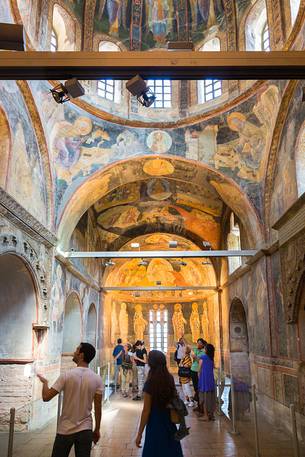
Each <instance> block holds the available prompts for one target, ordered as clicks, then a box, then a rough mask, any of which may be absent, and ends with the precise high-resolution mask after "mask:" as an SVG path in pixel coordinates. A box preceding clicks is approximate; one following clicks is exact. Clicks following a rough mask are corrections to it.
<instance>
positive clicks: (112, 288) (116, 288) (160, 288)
mask: <svg viewBox="0 0 305 457" xmlns="http://www.w3.org/2000/svg"><path fill="white" fill-rule="evenodd" d="M101 289H102V290H103V291H107V292H110V291H126V292H132V291H138V292H153V291H158V292H160V291H161V292H164V291H170V290H217V287H215V286H187V287H185V286H183V287H182V286H181V287H179V286H173V287H169V286H168V287H167V286H151V287H140V286H139V287H136V286H134V287H120V286H109V287H107V286H106V287H102V288H101Z"/></svg>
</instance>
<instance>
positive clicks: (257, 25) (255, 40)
mask: <svg viewBox="0 0 305 457" xmlns="http://www.w3.org/2000/svg"><path fill="white" fill-rule="evenodd" d="M266 24H267V26H268V21H267V10H266V3H265V0H258V1H257V2H256V3H255V4H254V5H253V7H252V8H251V9H250V11H249V13H248V15H247V17H246V20H245V29H244V34H245V48H246V51H262V50H264V48H263V40H262V37H263V31H264V28H265V27H266Z"/></svg>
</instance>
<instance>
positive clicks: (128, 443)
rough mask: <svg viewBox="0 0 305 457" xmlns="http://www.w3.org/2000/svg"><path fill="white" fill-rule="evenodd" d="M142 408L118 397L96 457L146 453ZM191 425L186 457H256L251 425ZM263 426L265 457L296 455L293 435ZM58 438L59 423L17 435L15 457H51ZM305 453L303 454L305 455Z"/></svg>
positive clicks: (107, 413) (191, 421) (192, 419)
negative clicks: (140, 441)
mask: <svg viewBox="0 0 305 457" xmlns="http://www.w3.org/2000/svg"><path fill="white" fill-rule="evenodd" d="M141 408H142V403H141V402H134V401H132V400H125V399H122V398H120V396H119V394H118V395H116V399H115V400H112V401H111V403H110V406H106V407H105V408H104V411H103V420H102V433H101V440H100V442H99V443H98V444H97V445H96V446H95V447H94V449H93V451H92V457H136V456H141V452H142V450H141V449H138V448H136V446H135V444H134V440H135V436H136V433H137V428H138V423H139V418H140V412H141ZM187 423H188V425H189V426H190V427H191V434H190V436H188V437H187V438H185V439H184V440H183V441H182V445H183V450H184V457H254V456H255V452H254V434H253V428H252V425H251V422H247V421H246V422H243V423H242V424H239V430H240V432H241V433H240V434H239V435H232V434H230V423H229V422H228V421H227V420H226V419H225V418H224V417H222V418H219V417H217V418H216V421H215V422H207V423H206V422H199V421H198V419H197V417H196V415H195V414H194V413H193V412H190V415H189V416H188V417H187ZM259 425H260V438H261V442H262V450H261V457H275V456H277V457H292V456H293V451H292V444H291V440H290V438H289V436H287V435H286V434H285V433H283V431H281V430H275V429H274V428H273V427H271V426H268V425H267V424H265V423H262V422H260V424H259ZM54 435H55V423H52V424H50V425H49V426H48V427H46V428H45V429H44V430H41V431H39V432H32V433H27V434H16V438H15V446H14V454H13V455H14V457H50V455H51V449H52V443H53V439H54ZM4 438H5V437H4V436H3V435H2V438H1V435H0V443H1V441H2V448H1V446H0V455H1V456H3V457H4V456H6V451H5V448H4V444H5V443H4V441H5V440H4ZM302 452H303V450H302V451H301V454H300V455H305V453H304V454H302ZM73 456H74V453H73V452H71V457H73ZM156 457H158V456H156Z"/></svg>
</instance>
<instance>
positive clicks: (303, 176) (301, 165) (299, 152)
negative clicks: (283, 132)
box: [295, 122, 305, 197]
mask: <svg viewBox="0 0 305 457" xmlns="http://www.w3.org/2000/svg"><path fill="white" fill-rule="evenodd" d="M295 167H296V177H297V190H298V197H300V196H301V195H302V194H303V193H304V192H305V122H304V123H303V125H302V127H301V129H300V132H299V135H298V139H297V146H296V152H295Z"/></svg>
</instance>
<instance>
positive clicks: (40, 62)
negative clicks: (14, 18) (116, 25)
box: [0, 50, 305, 80]
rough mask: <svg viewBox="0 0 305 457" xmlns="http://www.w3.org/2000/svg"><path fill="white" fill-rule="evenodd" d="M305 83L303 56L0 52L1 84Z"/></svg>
mask: <svg viewBox="0 0 305 457" xmlns="http://www.w3.org/2000/svg"><path fill="white" fill-rule="evenodd" d="M136 74H140V75H141V76H142V77H143V78H154V77H156V78H171V79H178V80H179V79H204V78H219V79H233V80H235V79H239V80H242V79H246V80H249V79H253V80H258V79H305V51H271V52H249V51H239V52H227V51H220V52H202V51H189V52H181V51H180V52H179V51H167V50H163V51H155V52H149V51H142V52H126V51H124V52H40V51H39V52H38V51H30V52H29V51H27V52H18V51H17V52H15V51H3V52H1V60H0V79H16V80H31V79H32V80H33V79H42V80H43V79H47V80H64V79H69V78H72V77H75V78H78V79H80V80H82V79H85V80H94V79H95V80H98V79H103V78H115V79H122V80H127V79H130V78H132V77H133V76H135V75H136Z"/></svg>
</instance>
